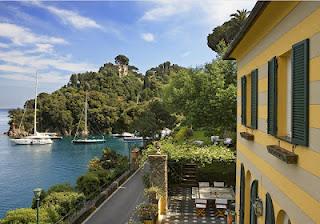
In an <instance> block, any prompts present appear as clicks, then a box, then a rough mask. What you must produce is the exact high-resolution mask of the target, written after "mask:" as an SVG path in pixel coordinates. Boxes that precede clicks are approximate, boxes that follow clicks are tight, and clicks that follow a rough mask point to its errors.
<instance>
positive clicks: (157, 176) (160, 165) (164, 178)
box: [148, 155, 168, 215]
mask: <svg viewBox="0 0 320 224" xmlns="http://www.w3.org/2000/svg"><path fill="white" fill-rule="evenodd" d="M148 160H149V164H150V183H151V186H154V187H158V188H160V190H161V191H162V192H163V193H162V195H161V197H160V198H159V202H158V205H159V214H160V215H165V214H166V213H167V209H168V157H167V155H149V157H148Z"/></svg>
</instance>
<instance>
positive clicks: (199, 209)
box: [196, 204, 207, 217]
mask: <svg viewBox="0 0 320 224" xmlns="http://www.w3.org/2000/svg"><path fill="white" fill-rule="evenodd" d="M206 208H207V204H196V214H197V216H199V217H203V216H205V214H206Z"/></svg>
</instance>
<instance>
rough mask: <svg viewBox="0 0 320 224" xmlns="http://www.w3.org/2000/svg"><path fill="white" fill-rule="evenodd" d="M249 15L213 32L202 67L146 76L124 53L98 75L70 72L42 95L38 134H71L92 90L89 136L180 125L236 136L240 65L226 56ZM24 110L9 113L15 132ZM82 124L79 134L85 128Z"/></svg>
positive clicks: (27, 124)
mask: <svg viewBox="0 0 320 224" xmlns="http://www.w3.org/2000/svg"><path fill="white" fill-rule="evenodd" d="M248 13H249V12H248V11H246V10H237V12H236V13H235V14H232V15H231V16H230V17H231V18H230V20H229V21H227V22H225V23H223V24H222V25H221V26H218V27H216V28H214V29H213V31H212V33H210V34H209V35H208V37H207V41H208V47H210V48H211V49H212V50H213V51H214V52H215V55H216V56H215V58H214V59H213V60H212V62H211V63H207V64H205V65H203V66H202V67H199V68H196V69H192V68H188V69H187V68H183V67H181V66H179V65H175V64H171V63H170V62H164V63H163V64H160V65H159V66H157V67H154V68H151V69H149V70H147V72H146V74H145V75H142V74H141V73H139V70H138V68H137V67H135V66H133V65H130V63H129V59H128V58H127V57H126V56H125V55H118V56H117V57H116V58H115V63H114V64H113V63H111V62H108V63H106V64H104V65H103V66H102V67H101V68H100V69H99V70H98V71H97V72H86V73H81V74H72V75H71V77H70V81H69V82H68V83H67V84H66V85H65V86H63V87H62V88H61V89H59V90H57V91H55V92H53V93H52V94H47V93H41V94H40V95H39V97H38V102H39V105H38V117H39V118H38V130H41V131H50V132H51V131H54V132H59V133H61V134H63V135H71V134H73V133H74V132H75V131H76V127H77V125H78V123H79V120H80V118H81V116H82V114H83V108H84V100H85V92H86V91H88V92H89V111H88V112H89V118H88V122H89V131H90V132H91V134H95V133H110V132H113V133H119V132H123V131H129V132H134V131H138V132H139V133H140V134H141V135H143V136H153V135H154V134H155V133H157V132H158V131H159V130H161V129H163V128H165V127H167V128H173V127H176V125H178V126H180V127H181V126H187V127H191V128H193V129H202V130H204V131H205V132H206V133H208V135H210V134H212V133H215V134H221V135H223V134H224V133H225V132H229V133H230V132H232V133H235V129H236V65H235V63H234V62H233V61H224V60H222V56H223V54H224V52H225V51H226V49H227V46H228V44H229V43H230V42H231V41H232V40H233V39H234V38H235V35H236V34H237V32H238V31H239V29H240V27H241V25H242V24H243V23H244V21H245V20H246V18H247V15H248ZM33 107H34V100H33V99H32V100H29V101H27V102H26V103H25V108H26V110H25V111H26V114H25V116H24V119H23V122H22V128H21V129H22V130H25V131H27V132H29V133H30V132H31V131H32V128H33ZM23 111H24V110H22V109H16V110H12V111H10V117H11V120H10V125H11V128H12V129H14V128H16V129H17V127H18V126H19V124H20V121H21V118H22V116H23ZM80 124H81V125H80V131H81V130H83V126H84V124H83V123H80ZM15 133H16V131H15Z"/></svg>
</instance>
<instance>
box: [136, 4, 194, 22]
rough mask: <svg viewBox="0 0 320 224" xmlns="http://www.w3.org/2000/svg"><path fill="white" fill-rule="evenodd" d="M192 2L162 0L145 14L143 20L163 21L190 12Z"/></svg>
mask: <svg viewBox="0 0 320 224" xmlns="http://www.w3.org/2000/svg"><path fill="white" fill-rule="evenodd" d="M190 3H192V1H183V2H182V1H179V0H160V1H157V2H156V3H155V7H154V8H152V9H150V10H148V11H147V12H145V14H144V15H143V16H142V18H141V20H162V19H165V18H168V17H171V16H173V15H177V14H181V13H184V12H187V11H189V10H190V7H191V4H190Z"/></svg>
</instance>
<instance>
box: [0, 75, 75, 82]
mask: <svg viewBox="0 0 320 224" xmlns="http://www.w3.org/2000/svg"><path fill="white" fill-rule="evenodd" d="M34 76H35V75H34V73H29V74H26V73H24V74H14V73H13V74H3V75H0V78H5V79H10V80H16V81H31V82H34V81H35V77H34ZM68 80H69V77H68V76H66V75H63V74H60V73H45V74H38V81H39V82H40V83H60V84H65V83H67V81H68Z"/></svg>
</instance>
